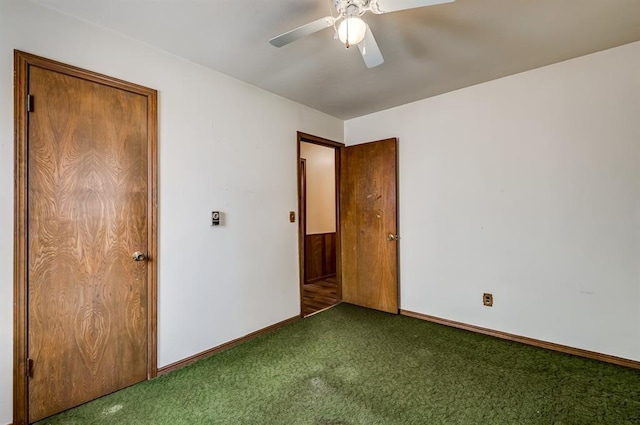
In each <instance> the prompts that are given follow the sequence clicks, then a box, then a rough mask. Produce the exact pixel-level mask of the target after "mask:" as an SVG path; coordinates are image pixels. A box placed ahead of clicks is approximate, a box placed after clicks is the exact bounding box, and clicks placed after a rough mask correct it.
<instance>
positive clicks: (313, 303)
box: [302, 276, 340, 316]
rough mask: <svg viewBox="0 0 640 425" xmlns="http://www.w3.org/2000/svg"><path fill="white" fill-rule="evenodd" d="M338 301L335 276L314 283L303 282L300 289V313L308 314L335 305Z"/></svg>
mask: <svg viewBox="0 0 640 425" xmlns="http://www.w3.org/2000/svg"><path fill="white" fill-rule="evenodd" d="M339 301H340V300H339V298H338V280H337V278H336V277H335V276H333V277H328V278H326V279H323V280H320V281H317V282H314V283H305V284H304V288H303V291H302V303H303V308H302V314H303V315H304V316H308V315H310V314H313V313H316V312H318V311H321V310H324V309H325V308H328V307H331V306H332V305H336V304H337V303H338V302H339Z"/></svg>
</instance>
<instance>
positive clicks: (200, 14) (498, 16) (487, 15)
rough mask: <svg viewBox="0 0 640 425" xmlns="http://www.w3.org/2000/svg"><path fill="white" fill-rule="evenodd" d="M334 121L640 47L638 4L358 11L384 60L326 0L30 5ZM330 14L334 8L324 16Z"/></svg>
mask: <svg viewBox="0 0 640 425" xmlns="http://www.w3.org/2000/svg"><path fill="white" fill-rule="evenodd" d="M37 2H38V3H40V4H42V5H45V6H48V7H51V8H54V9H57V10H60V11H62V12H64V13H66V14H69V15H73V16H77V17H79V18H81V19H83V20H86V21H89V22H93V23H96V24H99V25H101V26H104V27H107V28H111V29H113V30H116V31H118V32H121V33H124V34H127V35H129V36H131V37H133V38H136V39H138V40H141V41H143V42H145V43H147V44H150V45H153V46H156V47H158V48H160V49H162V50H165V51H168V52H171V53H173V54H176V55H178V56H182V57H184V58H187V59H190V60H192V61H194V62H197V63H199V64H202V65H204V66H207V67H209V68H212V69H215V70H217V71H220V72H222V73H224V74H227V75H230V76H232V77H235V78H237V79H240V80H243V81H246V82H247V83H250V84H253V85H255V86H258V87H261V88H263V89H265V90H267V91H270V92H273V93H276V94H278V95H281V96H284V97H286V98H289V99H292V100H294V101H296V102H299V103H302V104H304V105H308V106H310V107H311V108H314V109H317V110H320V111H323V112H326V113H328V114H330V115H333V116H336V117H338V118H342V119H349V118H354V117H357V116H361V115H365V114H368V113H371V112H375V111H379V110H383V109H387V108H390V107H394V106H398V105H401V104H404V103H408V102H411V101H415V100H419V99H423V98H426V97H430V96H434V95H437V94H441V93H445V92H448V91H452V90H456V89H459V88H462V87H467V86H470V85H473V84H478V83H481V82H485V81H489V80H493V79H496V78H500V77H503V76H506V75H511V74H515V73H518V72H522V71H526V70H529V69H533V68H537V67H540V66H544V65H548V64H552V63H556V62H559V61H563V60H566V59H570V58H574V57H577V56H582V55H585V54H589V53H593V52H597V51H599V50H604V49H607V48H611V47H615V46H619V45H622V44H626V43H630V42H634V41H639V40H640V0H457V1H456V2H454V3H449V4H442V5H438V6H430V7H424V8H420V9H412V10H406V11H400V12H394V13H388V14H384V15H374V14H372V13H367V14H366V15H365V17H364V19H365V21H367V23H368V24H369V25H370V27H371V29H372V31H373V32H374V34H375V36H376V39H377V41H378V45H379V46H380V49H381V51H382V53H383V55H384V58H385V63H384V64H383V65H381V66H379V67H377V68H373V69H367V68H366V67H365V65H364V63H363V62H362V58H361V56H360V54H359V52H358V49H357V48H355V47H354V48H350V49H348V50H347V49H345V47H344V46H343V45H342V44H340V42H339V41H335V40H334V39H333V30H332V29H325V30H322V31H320V32H318V33H316V34H314V35H311V36H309V37H307V38H305V39H302V40H298V41H296V42H294V43H292V44H289V45H287V46H284V47H282V48H276V47H273V46H271V45H270V44H269V43H268V40H269V39H270V38H272V37H274V36H276V35H279V34H281V33H283V32H285V31H288V30H290V29H293V28H295V27H298V26H300V25H303V24H306V23H307V22H310V21H312V20H315V19H318V18H321V17H324V16H328V15H329V4H328V0H268V1H267V0H37ZM333 12H334V14H335V10H333Z"/></svg>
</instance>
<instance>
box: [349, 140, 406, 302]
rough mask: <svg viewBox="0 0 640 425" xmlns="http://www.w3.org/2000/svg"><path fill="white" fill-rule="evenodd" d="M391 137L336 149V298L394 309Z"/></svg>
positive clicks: (394, 189)
mask: <svg viewBox="0 0 640 425" xmlns="http://www.w3.org/2000/svg"><path fill="white" fill-rule="evenodd" d="M396 147H397V139H388V140H382V141H378V142H371V143H365V144H361V145H354V146H348V147H346V148H344V149H343V150H342V161H341V182H342V185H341V190H340V196H341V203H340V205H341V214H342V220H341V238H342V241H341V246H342V300H343V301H345V302H348V303H352V304H356V305H360V306H363V307H369V308H374V309H377V310H382V311H386V312H390V313H397V312H398V255H397V242H396V241H395V240H392V241H389V240H387V236H388V235H396V234H397V231H398V229H397V167H396V164H397V153H396Z"/></svg>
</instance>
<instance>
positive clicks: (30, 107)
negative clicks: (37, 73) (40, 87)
mask: <svg viewBox="0 0 640 425" xmlns="http://www.w3.org/2000/svg"><path fill="white" fill-rule="evenodd" d="M27 112H33V96H31V95H30V94H28V95H27Z"/></svg>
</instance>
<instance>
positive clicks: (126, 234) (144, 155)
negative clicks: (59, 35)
mask: <svg viewBox="0 0 640 425" xmlns="http://www.w3.org/2000/svg"><path fill="white" fill-rule="evenodd" d="M28 90H29V94H30V95H31V97H32V108H31V112H29V114H28V142H27V143H28V146H27V155H28V159H27V164H28V165H27V167H28V190H27V232H28V245H27V262H28V263H27V282H28V294H27V295H28V298H27V299H28V307H27V308H28V310H27V314H28V362H29V365H30V366H28V367H29V369H30V376H29V378H28V406H29V422H33V421H36V420H39V419H42V418H45V417H47V416H50V415H52V414H55V413H58V412H60V411H62V410H65V409H68V408H70V407H73V406H76V405H79V404H81V403H84V402H86V401H89V400H92V399H95V398H97V397H100V396H102V395H105V394H108V393H110V392H113V391H116V390H118V389H121V388H123V387H126V386H129V385H131V384H134V383H137V382H140V381H143V380H145V379H146V377H147V361H148V356H147V338H148V335H147V332H148V328H147V325H148V323H147V318H148V308H149V306H148V305H147V304H148V282H147V266H148V265H147V262H146V261H145V258H138V260H141V261H134V259H133V258H132V255H133V253H134V252H136V251H139V252H140V253H142V254H143V255H145V256H146V255H147V252H148V246H147V244H148V240H147V237H148V230H149V229H148V226H149V220H148V184H149V182H148V165H149V164H148V134H147V132H148V122H147V114H148V110H147V108H148V104H147V98H146V97H145V96H142V95H140V94H136V93H133V92H130V91H127V90H123V89H121V88H116V87H111V86H108V85H105V84H100V83H97V82H94V81H90V80H87V79H83V78H79V77H77V76H71V75H66V74H64V73H61V72H55V71H51V70H48V69H44V68H40V67H37V66H30V67H29V74H28Z"/></svg>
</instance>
